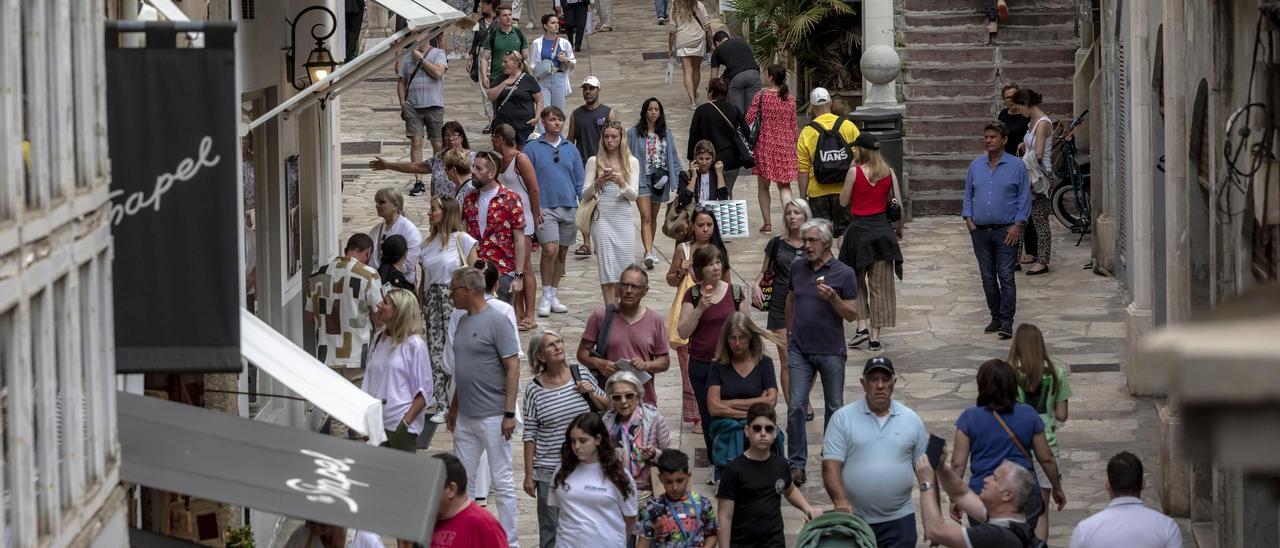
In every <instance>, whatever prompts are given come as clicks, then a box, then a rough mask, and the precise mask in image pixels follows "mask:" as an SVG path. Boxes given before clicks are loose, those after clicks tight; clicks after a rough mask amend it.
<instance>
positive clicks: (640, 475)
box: [601, 403, 671, 491]
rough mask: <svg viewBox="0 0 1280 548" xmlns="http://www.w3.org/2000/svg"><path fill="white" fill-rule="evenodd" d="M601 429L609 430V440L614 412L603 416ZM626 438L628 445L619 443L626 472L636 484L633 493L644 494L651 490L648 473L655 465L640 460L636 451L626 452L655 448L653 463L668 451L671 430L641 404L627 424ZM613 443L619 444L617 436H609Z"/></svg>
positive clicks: (612, 428) (658, 415) (647, 407)
mask: <svg viewBox="0 0 1280 548" xmlns="http://www.w3.org/2000/svg"><path fill="white" fill-rule="evenodd" d="M601 418H602V419H603V420H604V425H605V427H606V428H608V429H609V432H610V435H611V436H613V432H614V424H615V423H616V422H617V420H618V412H617V411H613V410H609V411H606V412H605V414H604V416H603V417H601ZM629 429H630V430H631V432H629V435H628V436H627V437H628V438H630V439H629V440H627V441H631V440H634V441H631V443H622V442H620V443H619V447H621V448H622V450H623V451H624V452H626V453H628V454H627V457H628V458H627V461H626V464H627V471H628V472H631V476H632V477H633V478H635V480H636V489H637V490H641V491H647V490H649V489H651V488H652V485H651V484H650V481H649V469H650V468H651V467H652V466H653V465H654V464H655V463H654V462H651V461H649V460H647V459H645V458H643V457H641V456H640V453H639V451H637V450H628V449H630V448H632V447H656V448H657V449H658V454H657V455H656V456H654V461H656V460H657V458H658V456H661V455H662V451H663V450H664V449H669V448H670V447H671V430H670V429H668V428H667V420H666V419H665V418H663V417H662V413H659V412H658V408H657V407H654V406H652V405H650V404H647V403H641V404H640V406H639V407H637V408H636V410H635V412H634V414H633V415H632V417H631V421H630V423H629ZM613 437H614V439H615V441H619V440H618V439H617V438H618V436H613Z"/></svg>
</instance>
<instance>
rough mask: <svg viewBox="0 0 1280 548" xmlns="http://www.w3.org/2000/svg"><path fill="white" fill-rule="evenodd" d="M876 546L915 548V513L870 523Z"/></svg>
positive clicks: (883, 547)
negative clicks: (891, 519)
mask: <svg viewBox="0 0 1280 548" xmlns="http://www.w3.org/2000/svg"><path fill="white" fill-rule="evenodd" d="M870 525H871V530H872V531H873V532H875V534H876V546H877V547H878V548H915V545H916V515H915V514H907V515H905V516H902V517H900V518H898V519H895V520H893V521H886V522H882V523H872V524H870Z"/></svg>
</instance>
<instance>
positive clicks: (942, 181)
mask: <svg viewBox="0 0 1280 548" xmlns="http://www.w3.org/2000/svg"><path fill="white" fill-rule="evenodd" d="M957 190H959V191H963V190H964V172H963V171H962V172H960V175H959V176H957V177H952V178H934V177H915V176H912V177H911V195H912V196H916V195H918V194H931V193H936V192H938V191H957Z"/></svg>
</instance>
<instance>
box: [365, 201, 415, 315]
mask: <svg viewBox="0 0 1280 548" xmlns="http://www.w3.org/2000/svg"><path fill="white" fill-rule="evenodd" d="M373 207H374V209H375V210H376V211H377V212H378V217H381V218H382V222H380V223H378V224H375V225H373V228H372V229H370V230H369V237H371V238H373V255H372V256H371V257H370V258H369V266H370V267H372V268H373V269H374V270H377V269H378V257H379V256H380V255H381V254H382V249H381V244H382V240H384V239H386V238H387V236H390V235H392V234H399V235H401V236H404V239H405V242H406V243H408V244H409V254H408V255H407V256H406V257H405V264H408V265H414V266H415V268H410V269H409V271H408V272H405V273H404V278H405V279H406V280H409V283H417V281H418V269H417V268H416V265H417V264H418V250H419V248H420V247H422V231H421V230H418V227H417V226H415V225H414V224H413V222H412V221H410V220H409V218H408V217H405V216H404V194H401V193H400V191H399V190H396V189H394V188H391V187H386V188H383V189H380V190H378V192H377V193H376V194H374V195H373ZM409 295H410V296H413V294H412V293H410V294H409Z"/></svg>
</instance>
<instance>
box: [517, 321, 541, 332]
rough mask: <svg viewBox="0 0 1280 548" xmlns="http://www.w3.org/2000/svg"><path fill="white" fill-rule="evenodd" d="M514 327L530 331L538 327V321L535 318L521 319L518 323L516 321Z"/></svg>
mask: <svg viewBox="0 0 1280 548" xmlns="http://www.w3.org/2000/svg"><path fill="white" fill-rule="evenodd" d="M516 327H517V328H519V329H520V331H532V330H534V329H537V328H538V322H537V320H523V321H521V322H520V323H517V324H516Z"/></svg>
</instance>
